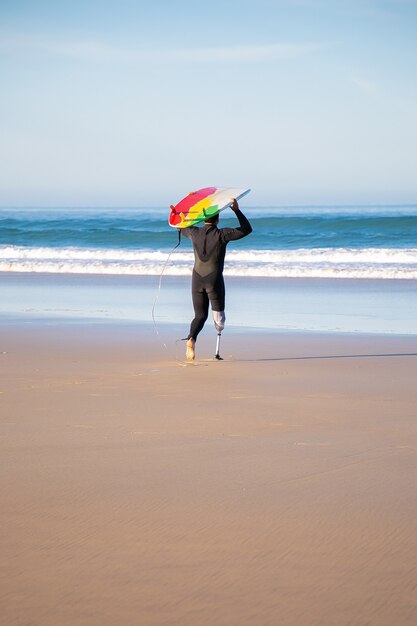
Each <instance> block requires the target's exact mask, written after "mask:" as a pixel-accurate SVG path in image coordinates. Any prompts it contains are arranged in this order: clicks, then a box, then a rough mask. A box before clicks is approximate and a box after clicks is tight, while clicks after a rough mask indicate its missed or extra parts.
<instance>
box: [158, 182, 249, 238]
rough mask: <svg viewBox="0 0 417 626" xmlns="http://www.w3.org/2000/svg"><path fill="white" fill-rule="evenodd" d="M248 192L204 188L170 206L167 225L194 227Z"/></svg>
mask: <svg viewBox="0 0 417 626" xmlns="http://www.w3.org/2000/svg"><path fill="white" fill-rule="evenodd" d="M249 192H250V189H236V188H234V187H204V189H199V190H198V191H192V192H191V193H189V194H188V196H186V197H185V198H183V199H182V200H180V202H178V204H176V205H175V206H174V205H172V204H171V207H170V208H171V213H170V215H169V218H168V224H169V225H170V226H172V227H173V228H188V227H189V226H195V225H196V224H199V223H200V222H204V220H205V219H207V218H208V217H213V215H217V213H220V211H223V210H224V209H226V208H227V207H228V206H230V205H231V204H232V203H233V199H235V200H240V199H241V198H243V196H246V194H247V193H249Z"/></svg>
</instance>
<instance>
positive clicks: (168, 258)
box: [152, 229, 185, 367]
mask: <svg viewBox="0 0 417 626" xmlns="http://www.w3.org/2000/svg"><path fill="white" fill-rule="evenodd" d="M180 244H181V230H179V229H178V243H177V244H176V245H175V246H174V247H173V248H172V250H171V252H170V253H169V254H168V256H167V258H166V260H165V263H164V265H163V267H162V271H161V274H160V276H159V282H158V289H157V292H156V296H155V300H154V303H153V305H152V321H153V327H154V330H155V333H156V334H157V335H158V337H159V338H160V340H161V344H162V345H163V346H164V348H165V350H166V351H167V352H168V353H169V348H168V346H167V344H166V343H165V341H163V340H162V339H161V336H160V334H159V330H158V326H157V323H156V319H155V309H156V305H157V303H158V300H159V296H160V293H161V287H162V277H163V275H164V273H165V270H166V268H167V267H168V263H169V262H170V260H171V256H172V255H173V253H174V252H175V250H176V249H177V248H178V246H179V245H180ZM179 341H182V340H179ZM175 360H176V361H177V362H178V363H179V364H180V365H181V366H182V367H185V363H183V362H182V361H181V360H180V359H178V357H177V355H176V354H175Z"/></svg>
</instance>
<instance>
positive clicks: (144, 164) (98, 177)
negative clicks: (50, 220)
mask: <svg viewBox="0 0 417 626" xmlns="http://www.w3.org/2000/svg"><path fill="white" fill-rule="evenodd" d="M416 33H417V0H240V1H238V0H211V1H210V2H207V1H204V2H200V1H199V0H194V1H187V0H147V1H146V2H145V1H142V0H135V1H134V0H114V1H112V2H110V1H106V0H71V1H65V0H0V89H1V98H0V206H34V205H37V206H39V205H44V206H55V205H57V206H85V205H89V206H95V205H101V206H103V205H105V206H114V205H120V206H145V205H155V206H163V205H166V204H170V203H171V202H177V201H178V200H179V199H180V198H181V197H182V196H183V195H185V194H186V193H188V192H189V191H191V190H193V189H196V188H198V187H204V186H207V185H219V186H238V187H251V188H252V190H253V191H252V194H251V196H248V200H247V203H248V204H255V205H256V204H260V205H261V204H272V205H282V204H309V203H312V204H320V203H325V204H333V203H350V204H352V203H371V204H372V203H407V202H417V36H416Z"/></svg>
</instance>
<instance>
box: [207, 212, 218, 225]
mask: <svg viewBox="0 0 417 626" xmlns="http://www.w3.org/2000/svg"><path fill="white" fill-rule="evenodd" d="M204 223H205V224H218V223H219V213H216V215H212V216H211V217H206V219H205V220H204Z"/></svg>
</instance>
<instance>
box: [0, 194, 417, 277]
mask: <svg viewBox="0 0 417 626" xmlns="http://www.w3.org/2000/svg"><path fill="white" fill-rule="evenodd" d="M244 211H245V214H246V215H247V217H248V218H249V220H250V222H251V224H252V227H253V233H252V234H251V235H250V237H246V238H244V239H242V240H241V241H238V242H233V243H232V244H231V245H230V246H229V247H228V252H227V263H226V269H225V275H226V276H227V275H228V276H253V277H271V278H278V277H281V278H283V277H287V278H338V279H339V278H340V279H343V278H374V279H404V280H408V279H417V205H408V206H397V207H392V206H381V207H279V208H273V207H269V208H268V207H264V208H245V209H244ZM167 216H168V211H167V210H166V209H162V208H159V209H155V208H152V209H151V208H149V209H146V208H138V209H120V208H114V209H111V208H108V209H88V208H85V209H39V208H38V209H14V210H13V209H0V271H2V272H51V273H77V274H119V275H120V274H125V275H159V274H160V273H161V271H162V270H163V269H164V273H165V274H167V275H176V276H181V275H190V274H191V269H192V263H193V254H192V249H191V245H190V242H189V241H188V240H186V239H185V238H183V241H182V243H181V245H180V246H179V247H178V248H177V249H176V250H175V252H174V253H173V254H172V255H171V257H170V259H169V261H168V263H167V258H168V254H169V252H170V250H172V249H173V248H174V246H175V245H176V243H177V241H178V234H177V231H176V230H175V229H172V228H170V227H169V226H168V224H167ZM235 225H236V219H235V217H234V216H233V214H232V212H231V211H225V212H224V213H222V215H221V220H220V226H227V227H228V226H235Z"/></svg>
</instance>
